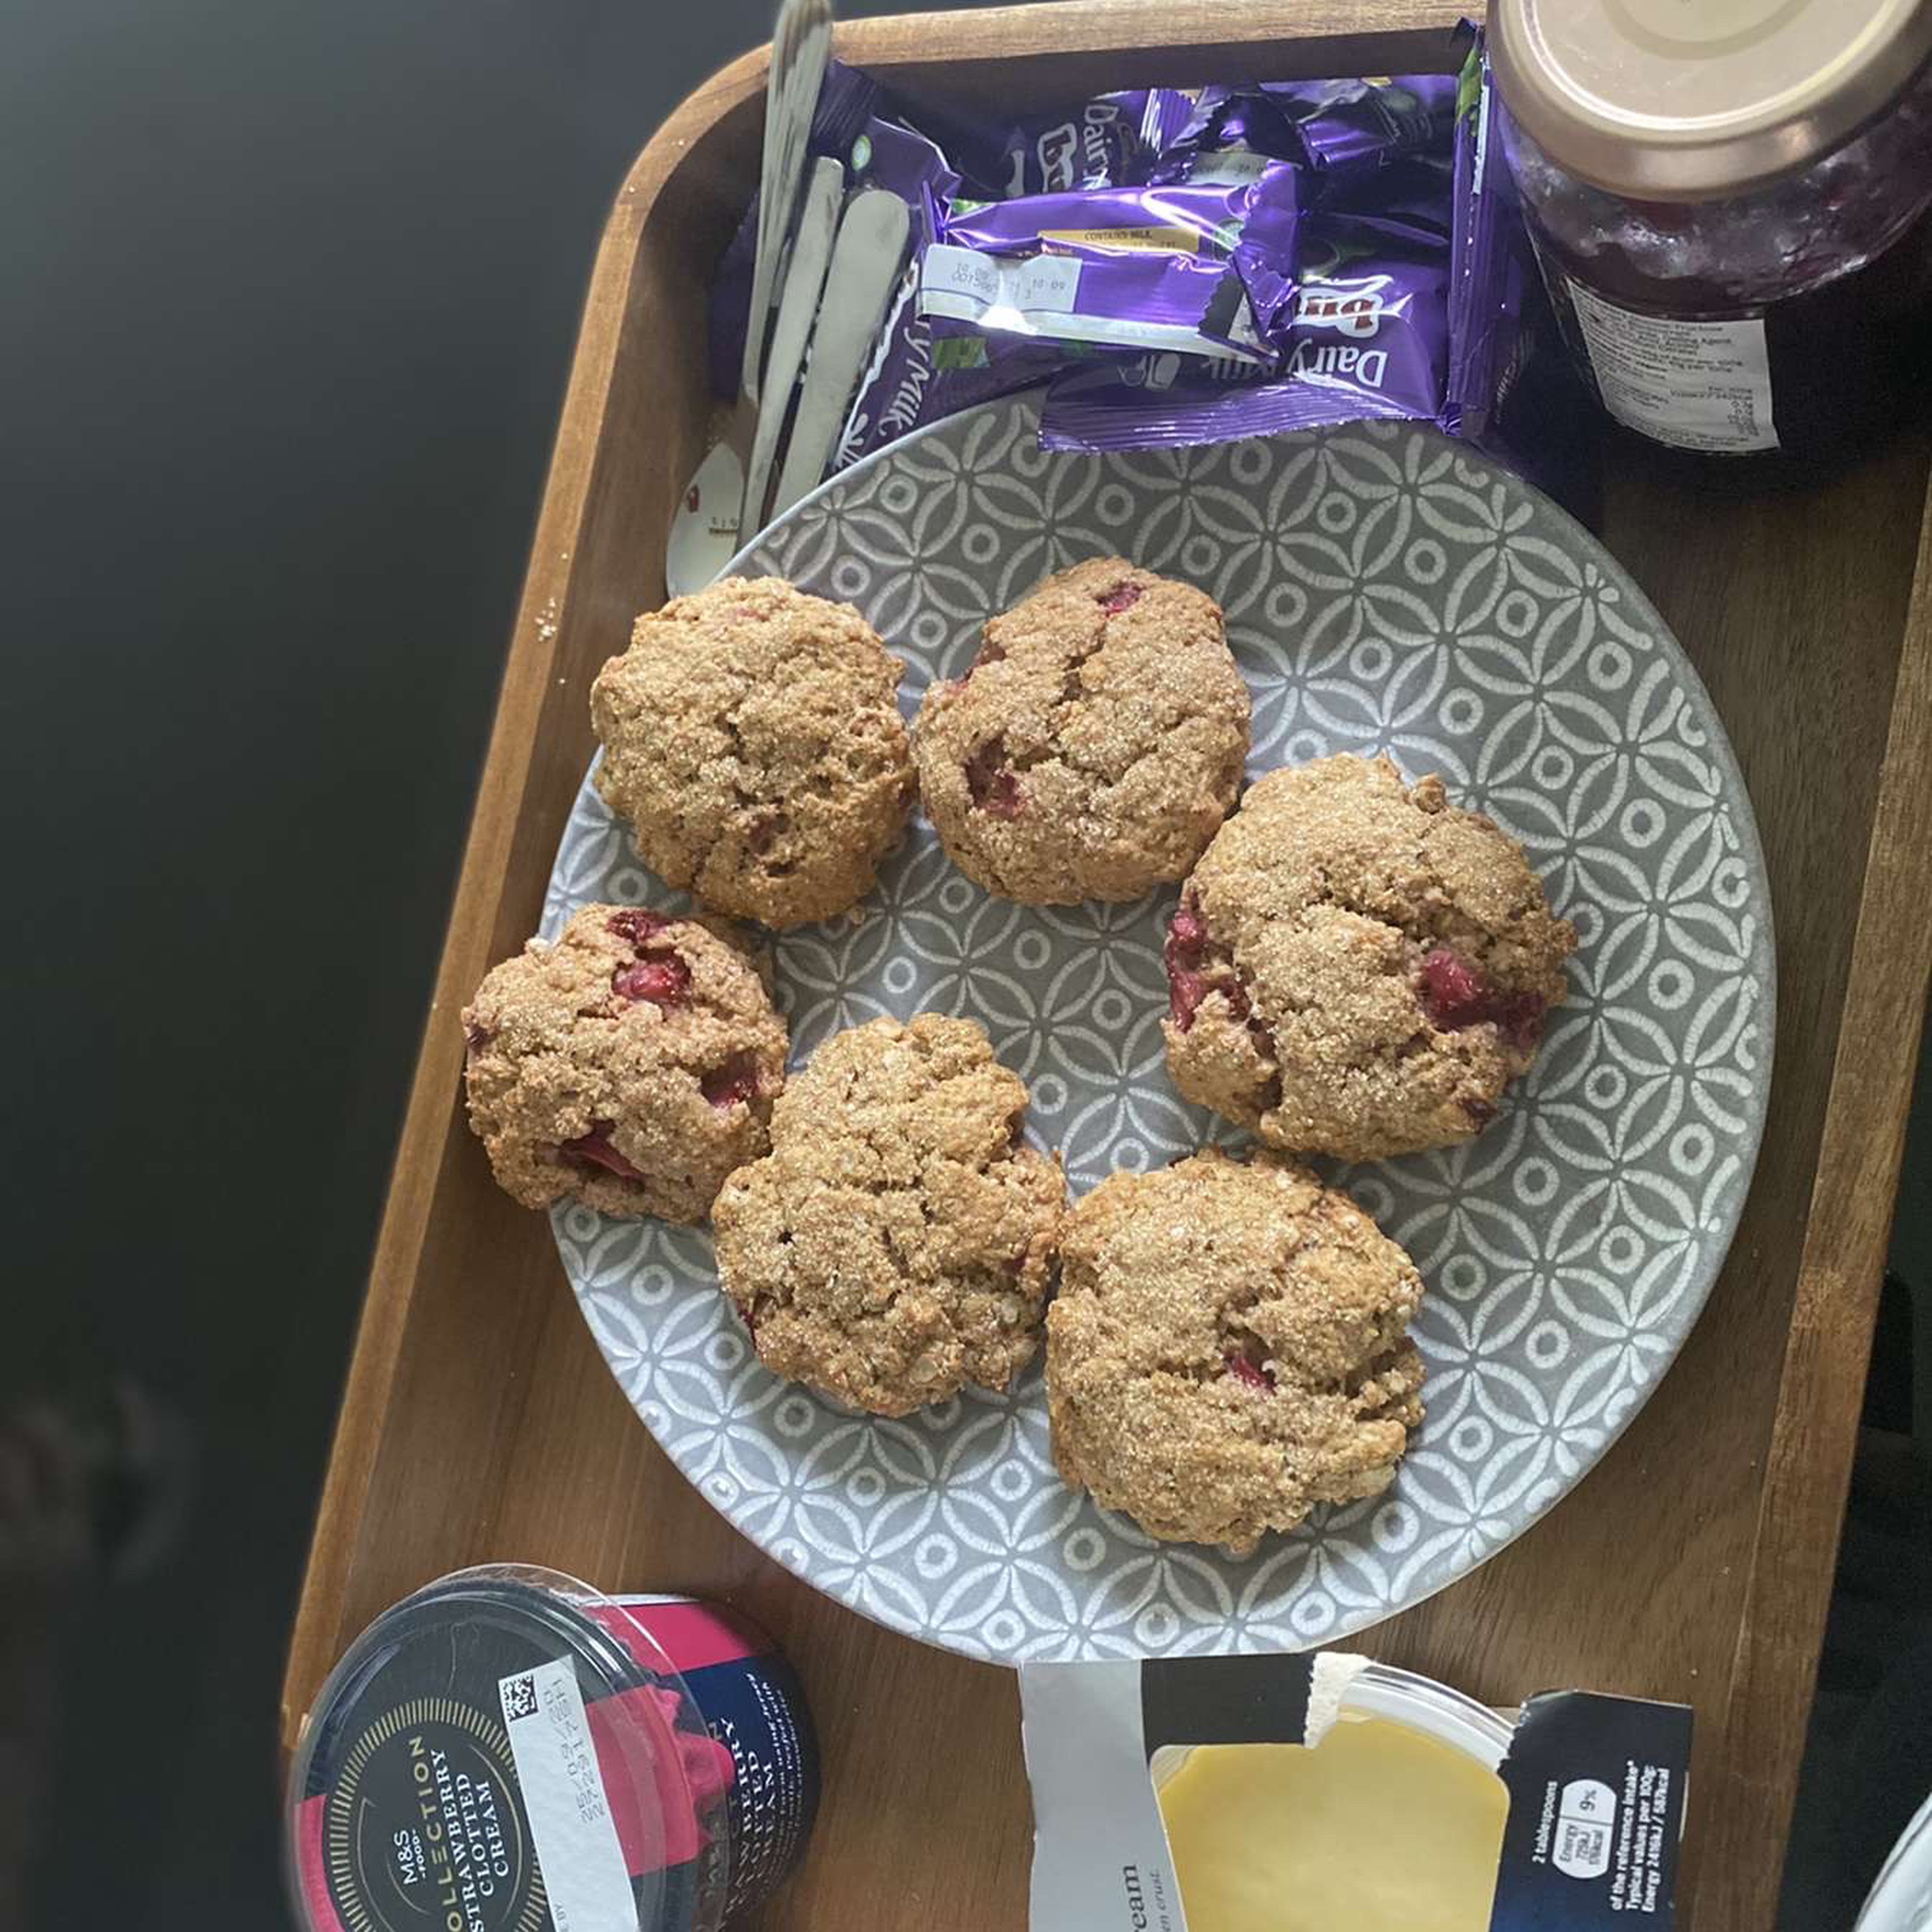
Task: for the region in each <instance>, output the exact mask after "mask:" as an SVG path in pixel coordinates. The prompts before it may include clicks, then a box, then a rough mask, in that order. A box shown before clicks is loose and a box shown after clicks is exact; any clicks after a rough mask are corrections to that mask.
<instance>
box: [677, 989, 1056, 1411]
mask: <svg viewBox="0 0 1932 1932" xmlns="http://www.w3.org/2000/svg"><path fill="white" fill-rule="evenodd" d="M1026 1105H1027V1090H1026V1088H1025V1085H1024V1083H1023V1082H1022V1081H1021V1079H1020V1078H1019V1075H1018V1074H1016V1073H1013V1072H1011V1071H1010V1070H1008V1069H1007V1068H1006V1067H1002V1066H1001V1064H1000V1063H999V1062H998V1061H997V1060H995V1058H993V1049H992V1044H991V1043H989V1040H987V1037H986V1032H985V1030H984V1029H983V1028H981V1027H980V1025H977V1023H976V1022H973V1021H971V1020H961V1019H946V1018H944V1017H943V1016H941V1015H939V1014H937V1013H922V1014H921V1015H919V1017H918V1018H917V1019H914V1020H913V1021H911V1022H908V1023H907V1024H904V1025H901V1023H900V1022H898V1021H897V1020H891V1019H880V1020H874V1021H873V1022H871V1024H870V1025H866V1026H862V1027H856V1028H853V1029H852V1030H851V1031H850V1032H847V1033H842V1034H838V1035H836V1036H835V1037H834V1038H832V1039H831V1040H827V1041H826V1043H825V1044H824V1045H823V1046H821V1047H820V1049H818V1051H817V1052H816V1053H815V1054H814V1055H813V1056H812V1058H811V1063H810V1064H809V1065H808V1066H807V1067H805V1070H804V1071H803V1072H802V1073H799V1074H797V1075H796V1076H794V1077H793V1079H792V1082H791V1083H790V1085H789V1086H787V1088H786V1089H785V1091H784V1095H783V1097H781V1099H780V1100H779V1102H778V1106H777V1107H776V1109H775V1110H774V1112H773V1114H772V1151H771V1152H770V1154H768V1155H767V1156H766V1157H765V1158H764V1159H763V1160H759V1161H754V1162H753V1163H751V1166H748V1167H743V1168H740V1169H739V1170H738V1172H736V1174H734V1175H732V1176H731V1178H730V1180H729V1181H727V1182H726V1183H725V1184H724V1190H723V1191H722V1192H721V1193H720V1194H719V1196H718V1204H717V1207H716V1209H715V1221H716V1226H717V1237H718V1275H719V1278H720V1280H721V1281H722V1283H723V1284H724V1291H725V1292H726V1293H727V1295H730V1298H731V1299H732V1301H733V1302H734V1303H735V1304H736V1306H737V1308H738V1311H739V1313H740V1314H741V1315H742V1316H743V1317H744V1319H745V1326H746V1327H747V1328H748V1329H750V1331H751V1336H752V1339H753V1340H754V1343H755V1344H756V1346H757V1351H758V1354H759V1356H760V1358H761V1359H762V1360H763V1362H764V1364H765V1365H766V1367H768V1368H769V1369H770V1370H772V1372H773V1373H775V1374H777V1375H781V1376H789V1377H790V1378H791V1379H793V1380H794V1381H798V1382H809V1383H811V1385H813V1386H814V1388H820V1389H823V1390H824V1391H826V1393H827V1394H830V1395H832V1396H835V1397H838V1400H841V1402H845V1403H850V1404H851V1405H852V1406H853V1407H854V1408H857V1409H871V1410H872V1411H874V1412H875V1413H877V1414H878V1415H905V1414H906V1413H907V1412H908V1411H910V1410H912V1409H917V1408H919V1407H921V1406H922V1405H924V1404H926V1403H934V1402H941V1401H944V1400H945V1399H946V1397H948V1396H950V1395H953V1394H956V1393H957V1392H958V1391H959V1389H961V1388H963V1387H964V1386H965V1385H966V1384H967V1383H968V1382H977V1383H981V1384H983V1385H986V1387H989V1388H1005V1386H1006V1385H1007V1382H1009V1381H1010V1379H1012V1377H1013V1375H1014V1374H1015V1373H1016V1372H1017V1371H1018V1370H1019V1369H1020V1368H1022V1367H1023V1366H1024V1365H1025V1364H1026V1362H1027V1361H1028V1360H1029V1359H1030V1358H1031V1356H1032V1355H1033V1353H1034V1350H1035V1349H1036V1348H1037V1346H1039V1343H1040V1311H1041V1307H1042V1305H1043V1303H1044V1302H1045V1301H1046V1292H1047V1287H1048V1284H1049V1280H1050V1278H1051V1275H1052V1268H1053V1262H1054V1258H1055V1254H1056V1253H1057V1251H1058V1244H1059V1236H1060V1225H1061V1218H1062V1217H1063V1215H1064V1213H1065V1210H1066V1197H1067V1187H1066V1181H1065V1178H1064V1176H1063V1175H1062V1174H1061V1169H1060V1162H1059V1159H1058V1156H1055V1157H1051V1158H1049V1157H1047V1156H1045V1155H1043V1154H1037V1153H1035V1152H1034V1151H1033V1150H1032V1149H1031V1148H1027V1147H1025V1146H1022V1145H1021V1143H1020V1130H1021V1127H1022V1123H1023V1121H1024V1120H1025V1113H1026Z"/></svg>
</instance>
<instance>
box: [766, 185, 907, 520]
mask: <svg viewBox="0 0 1932 1932" xmlns="http://www.w3.org/2000/svg"><path fill="white" fill-rule="evenodd" d="M911 229H912V220H911V217H910V214H909V212H908V211H907V208H906V205H905V203H904V202H903V201H902V200H901V199H900V198H899V197H898V196H897V195H895V194H894V193H892V191H891V190H890V189H889V188H882V187H880V188H868V189H867V190H865V193H862V194H856V195H854V196H853V197H852V199H850V201H849V202H847V203H846V205H845V216H844V220H842V221H841V222H840V223H839V224H838V240H837V241H836V242H834V243H833V244H832V267H831V271H830V272H829V274H828V275H826V280H825V302H824V305H823V307H822V308H820V310H819V311H818V325H817V327H816V328H815V329H813V331H812V332H811V360H810V361H809V362H808V363H807V364H806V365H805V389H804V392H803V393H802V395H800V396H799V399H798V418H797V420H796V422H794V423H793V425H792V432H791V443H790V447H789V448H788V449H787V450H786V451H785V459H784V467H783V468H782V469H781V470H780V472H778V493H777V494H776V495H775V496H773V498H772V515H773V516H774V517H777V516H779V515H781V514H783V513H784V511H787V510H788V509H789V508H790V507H791V506H792V505H793V504H794V503H795V502H797V501H798V499H799V498H800V497H801V496H804V495H805V493H806V492H807V491H808V490H811V489H813V488H814V487H816V486H817V483H818V481H819V478H820V477H821V476H823V475H824V473H825V466H826V463H827V462H829V460H830V459H831V456H832V444H833V443H834V442H835V440H837V437H838V432H839V430H840V428H841V427H842V426H843V425H844V420H845V406H846V404H847V401H849V400H850V397H851V394H852V390H853V385H854V384H856V383H857V381H858V380H859V370H860V368H862V366H863V365H864V363H865V354H866V352H867V350H869V349H870V348H871V345H872V342H873V339H874V337H876V336H877V334H878V332H879V324H880V322H881V321H882V320H883V319H884V317H885V313H886V304H887V302H889V301H890V300H891V299H892V290H893V289H894V288H895V287H896V286H897V284H898V278H899V267H900V264H901V263H902V262H903V261H904V259H905V251H906V242H907V238H908V236H910V233H911Z"/></svg>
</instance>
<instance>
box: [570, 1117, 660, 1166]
mask: <svg viewBox="0 0 1932 1932" xmlns="http://www.w3.org/2000/svg"><path fill="white" fill-rule="evenodd" d="M615 1127H616V1121H598V1122H597V1123H596V1124H595V1126H594V1127H592V1129H591V1130H590V1131H589V1133H587V1134H579V1135H578V1136H577V1138H576V1139H574V1141H565V1142H564V1143H563V1144H562V1145H561V1146H560V1147H559V1148H558V1149H557V1152H558V1153H559V1154H561V1155H562V1157H563V1158H564V1159H565V1160H566V1161H568V1163H570V1164H571V1166H573V1167H601V1168H602V1169H604V1170H605V1171H606V1172H608V1173H610V1174H614V1175H616V1176H617V1177H618V1178H619V1180H622V1181H642V1180H643V1178H644V1177H643V1175H641V1174H640V1173H639V1172H638V1171H637V1169H635V1168H634V1167H633V1166H631V1163H629V1162H628V1160H625V1158H624V1157H623V1156H622V1154H619V1152H618V1151H617V1150H616V1148H614V1147H613V1145H611V1143H610V1136H611V1133H612V1132H613V1130H614V1129H615Z"/></svg>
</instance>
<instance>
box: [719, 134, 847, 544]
mask: <svg viewBox="0 0 1932 1932" xmlns="http://www.w3.org/2000/svg"><path fill="white" fill-rule="evenodd" d="M844 193H845V170H844V169H843V168H842V167H841V166H839V165H838V163H837V162H836V161H835V160H829V159H827V160H817V161H814V163H812V165H811V173H810V175H808V177H807V178H806V181H805V200H804V203H803V205H802V207H801V208H799V217H798V232H797V233H796V235H795V236H793V238H792V245H791V256H790V260H789V261H788V262H787V265H786V267H785V271H784V278H783V282H782V284H781V287H780V289H779V291H778V322H777V324H776V326H775V327H774V328H773V329H772V346H771V348H770V350H769V353H767V355H766V358H765V368H764V374H763V380H762V381H761V382H760V392H761V393H760V401H759V404H758V428H757V435H756V436H755V437H754V438H753V439H752V442H751V461H750V463H749V464H748V466H747V467H746V469H745V501H744V507H743V508H742V511H741V513H740V514H739V519H738V528H739V530H740V531H741V532H742V533H743V535H744V537H745V541H750V538H751V532H753V531H754V530H756V529H760V527H761V526H763V523H764V503H765V492H766V488H767V487H768V486H769V484H770V482H771V480H772V458H773V457H774V456H775V455H777V453H778V434H779V432H780V431H781V430H782V429H783V428H784V422H785V415H786V412H787V410H789V409H790V407H791V392H792V391H793V389H794V388H796V386H797V383H798V371H799V364H800V363H802V362H803V361H804V360H805V341H806V338H808V336H809V335H811V319H812V317H814V316H815V315H816V314H817V313H818V304H819V299H820V297H821V296H823V294H824V293H825V272H826V269H827V268H828V267H829V266H830V263H831V260H832V237H833V236H834V235H835V233H836V232H837V230H838V204H839V202H841V200H842V199H844Z"/></svg>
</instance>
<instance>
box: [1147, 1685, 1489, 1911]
mask: <svg viewBox="0 0 1932 1932" xmlns="http://www.w3.org/2000/svg"><path fill="white" fill-rule="evenodd" d="M1323 1688H1324V1687H1323V1685H1322V1680H1321V1679H1320V1678H1319V1676H1318V1679H1317V1681H1316V1695H1315V1696H1314V1697H1313V1698H1312V1699H1311V1703H1310V1721H1309V1727H1308V1734H1309V1736H1310V1737H1311V1738H1312V1739H1315V1740H1316V1742H1315V1743H1314V1745H1313V1747H1312V1748H1311V1747H1310V1745H1292V1744H1218V1745H1191V1746H1185V1747H1182V1746H1174V1745H1169V1746H1167V1747H1165V1748H1163V1749H1162V1750H1160V1751H1157V1753H1156V1754H1155V1757H1154V1766H1153V1771H1154V1779H1155V1783H1156V1785H1157V1790H1158V1793H1159V1797H1160V1808H1161V1815H1162V1820H1163V1823H1164V1824H1165V1826H1166V1832H1167V1838H1168V1846H1169V1852H1170V1853H1171V1855H1172V1861H1173V1866H1174V1872H1175V1880H1176V1882H1177V1883H1178V1885H1179V1887H1180V1890H1181V1906H1182V1908H1183V1909H1184V1911H1185V1912H1186V1913H1187V1926H1188V1932H1332V1928H1334V1927H1341V1926H1346V1927H1348V1928H1349V1932H1487V1927H1488V1925H1489V1923H1490V1909H1491V1906H1492V1904H1493V1901H1494V1898H1495V1893H1496V1867H1497V1861H1498V1858H1499V1855H1500V1854H1501V1852H1502V1838H1503V1825H1504V1820H1505V1817H1506V1816H1507V1814H1508V1804H1509V1801H1508V1793H1506V1791H1505V1788H1504V1785H1503V1782H1502V1779H1501V1778H1499V1776H1498V1775H1497V1766H1499V1764H1501V1763H1502V1759H1503V1756H1504V1754H1505V1752H1506V1751H1508V1748H1509V1745H1510V1739H1511V1730H1510V1727H1509V1726H1508V1724H1505V1722H1504V1721H1502V1718H1499V1717H1498V1716H1497V1715H1496V1713H1495V1712H1493V1711H1491V1710H1488V1709H1486V1708H1485V1707H1484V1706H1482V1705H1481V1704H1478V1703H1475V1702H1474V1701H1473V1700H1471V1699H1469V1698H1467V1697H1464V1696H1463V1695H1462V1694H1461V1693H1460V1691H1452V1690H1451V1689H1449V1688H1448V1687H1447V1686H1446V1685H1440V1684H1436V1683H1432V1682H1430V1680H1429V1679H1427V1678H1423V1677H1417V1676H1412V1675H1411V1674H1410V1673H1409V1672H1407V1671H1403V1670H1393V1669H1391V1668H1389V1667H1387V1666H1385V1665H1382V1664H1369V1665H1367V1667H1364V1668H1361V1669H1360V1670H1358V1671H1357V1672H1355V1673H1354V1674H1353V1675H1352V1676H1348V1677H1347V1678H1346V1679H1342V1680H1340V1682H1339V1685H1338V1684H1337V1683H1332V1682H1331V1685H1330V1686H1329V1687H1328V1688H1329V1690H1330V1691H1331V1700H1332V1701H1331V1702H1329V1703H1328V1708H1327V1709H1326V1710H1325V1711H1324V1710H1323V1709H1322V1690H1323ZM1337 1688H1339V1696H1336V1695H1334V1692H1335V1691H1337Z"/></svg>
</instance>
